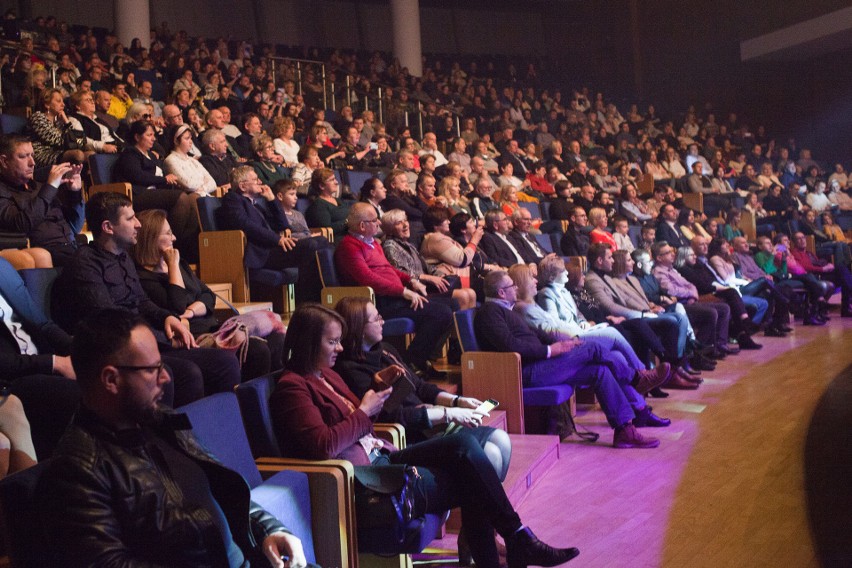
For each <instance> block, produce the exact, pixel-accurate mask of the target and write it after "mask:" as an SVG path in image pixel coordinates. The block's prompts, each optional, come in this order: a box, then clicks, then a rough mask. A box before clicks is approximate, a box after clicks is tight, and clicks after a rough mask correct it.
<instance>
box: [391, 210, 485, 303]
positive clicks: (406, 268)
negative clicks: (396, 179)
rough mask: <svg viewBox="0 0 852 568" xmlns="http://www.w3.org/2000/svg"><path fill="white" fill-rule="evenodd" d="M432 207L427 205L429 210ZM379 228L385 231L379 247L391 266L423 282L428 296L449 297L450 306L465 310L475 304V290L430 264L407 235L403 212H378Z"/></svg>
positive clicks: (408, 233)
mask: <svg viewBox="0 0 852 568" xmlns="http://www.w3.org/2000/svg"><path fill="white" fill-rule="evenodd" d="M432 209H433V208H430V211H431V210H432ZM382 232H383V233H384V235H385V239H384V242H383V243H382V249H384V251H385V256H386V257H387V259H388V262H390V263H391V264H392V265H393V266H394V267H396V268H397V269H399V270H401V271H403V272H405V273H407V274H408V275H410V276H411V277H412V278H417V279H419V280H420V281H421V282H423V283H424V284H425V285H426V289H427V290H428V291H429V298H430V299H435V298H441V297H444V298H447V299H449V296H451V297H452V299H453V300H455V302H453V304H455V305H453V306H452V308H453V310H459V309H461V310H466V309H468V308H472V307H474V306H476V293H475V292H474V291H473V290H470V289H469V288H468V289H463V288H460V285H461V280H460V279H459V278H458V277H456V276H454V275H450V274H445V273H443V271H442V270H441V269H440V266H435V265H431V264H429V263H428V262H426V259H425V258H424V257H423V256H422V255H421V254H420V252H419V251H418V250H417V247H415V246H414V245H413V244H411V242H409V240H408V239H410V238H411V229H410V228H409V225H408V219H407V218H406V216H405V212H404V211H401V210H400V209H392V210H390V211H388V212H386V213H385V214H384V215H382Z"/></svg>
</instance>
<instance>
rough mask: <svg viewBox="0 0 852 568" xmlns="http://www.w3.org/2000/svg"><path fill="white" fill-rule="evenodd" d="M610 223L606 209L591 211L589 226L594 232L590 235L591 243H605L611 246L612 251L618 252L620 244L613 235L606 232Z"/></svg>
mask: <svg viewBox="0 0 852 568" xmlns="http://www.w3.org/2000/svg"><path fill="white" fill-rule="evenodd" d="M608 222H609V219H608V218H607V215H606V211H605V210H604V209H602V208H600V207H592V208H591V209H590V210H589V225H591V227H592V231H591V232H590V233H589V242H590V243H591V244H595V243H603V244H605V245H609V246H610V248H611V249H612V251H613V252H615V251H617V250H618V243H616V242H615V237H613V236H612V233H610V232H609V231H607V230H606V229H607V224H608Z"/></svg>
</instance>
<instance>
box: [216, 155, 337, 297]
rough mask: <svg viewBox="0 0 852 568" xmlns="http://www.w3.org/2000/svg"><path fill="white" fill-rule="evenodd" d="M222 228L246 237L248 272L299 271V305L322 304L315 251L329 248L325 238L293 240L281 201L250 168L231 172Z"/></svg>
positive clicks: (297, 291)
mask: <svg viewBox="0 0 852 568" xmlns="http://www.w3.org/2000/svg"><path fill="white" fill-rule="evenodd" d="M221 213H222V217H221V219H222V228H223V229H226V230H227V229H230V230H239V231H242V232H244V233H245V235H246V248H245V265H246V267H247V268H248V269H261V268H265V269H269V270H284V269H285V268H298V270H299V276H298V280H297V281H296V303H302V302H316V301H318V300H319V294H320V290H321V289H322V281H321V280H320V276H319V269H318V268H317V262H316V251H317V250H319V249H321V248H326V247H328V246H329V243H328V241H327V240H326V239H325V237H310V238H305V239H298V240H297V239H293V238H291V237H289V236H286V235H285V231H286V230H287V229H289V228H290V223H289V222H288V221H287V216H286V215H285V214H284V209H283V207H282V205H281V201H280V200H279V199H277V198H276V197H275V193H273V191H272V189H271V188H270V187H269V186H268V185H265V184H263V183H262V182H261V181H260V179H259V178H258V176H257V172H256V171H255V170H254V168H252V167H251V166H239V167H237V168H234V170H233V171H232V172H231V190H230V191H229V192H228V193H226V194H225V196H224V197H223V198H222V209H221Z"/></svg>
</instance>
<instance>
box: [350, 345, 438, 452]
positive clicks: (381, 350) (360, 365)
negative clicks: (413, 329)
mask: <svg viewBox="0 0 852 568" xmlns="http://www.w3.org/2000/svg"><path fill="white" fill-rule="evenodd" d="M388 354H390V355H391V356H389V355H388ZM396 361H400V362H401V361H402V356H401V355H400V354H399V352H397V350H396V349H394V348H393V346H391V345H390V344H388V343H379V344H378V345H375V346H373V348H372V349H371V350H370V351H366V352H365V353H364V360H363V361H355V360H353V359H348V358H347V359H344V358H342V357H341V358H339V359H338V360H337V364H336V365H335V366H334V370H335V371H337V372H338V373H340V376H341V377H343V380H344V381H346V386H348V387H349V388H350V389H352V392H353V393H355V396H357V397H358V398H359V399H361V398H363V397H364V394H365V393H366V392H367V391H368V390H370V389H372V388H373V375H374V374H376V373H378V372H379V371H381V370H382V369H385V368H387V367H390V366H391V365H394V364H395V363H396ZM406 370H407V372H406V374H405V377H401V378H400V379H399V380H400V381H404V380H406V378H407V380H409V381H411V382H412V383H413V384H414V387H415V388H414V390H413V391H412V392H411V393H409V394H408V396H407V397H406V398H405V399H404V400H403V401H402V404H400V405H399V406H397V407H396V408H394V409H392V411H390V412H388V411H386V410H385V409H384V408H383V409H382V411H381V412H379V415H378V416H377V417H376V421H377V422H388V423H394V422H396V423H399V424H402V425H403V426H405V431H406V434H407V437H408V442H409V444H411V443H413V442H419V441H422V440H425V439H426V437H425V436H424V435H423V432H422V431H423V430H428V429H429V428H431V427H432V424H431V423H430V421H429V418H428V417H427V416H426V407H425V406H422V405H423V404H435V400H436V399H437V398H438V394H440V393H441V392H442V391H441V389H440V388H438V387H437V386H436V385H434V384H432V383H429V382H426V381H424V380H423V379H421V378H420V377H419V376H418V375H417V374H416V373H413V372H412V371H411V370H410V369H406Z"/></svg>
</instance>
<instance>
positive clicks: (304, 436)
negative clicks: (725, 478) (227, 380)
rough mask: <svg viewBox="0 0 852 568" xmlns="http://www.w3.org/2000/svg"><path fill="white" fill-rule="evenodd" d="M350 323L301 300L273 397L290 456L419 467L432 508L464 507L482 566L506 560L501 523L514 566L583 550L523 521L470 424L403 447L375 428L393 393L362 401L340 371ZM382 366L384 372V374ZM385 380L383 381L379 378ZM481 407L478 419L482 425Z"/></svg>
mask: <svg viewBox="0 0 852 568" xmlns="http://www.w3.org/2000/svg"><path fill="white" fill-rule="evenodd" d="M344 326H345V323H344V321H343V319H342V318H341V317H340V315H338V314H337V313H336V312H334V311H332V310H329V309H327V308H324V307H322V306H319V305H316V304H306V305H304V306H301V307H299V308H298V309H297V310H296V312H295V313H294V314H293V317H292V319H291V320H290V326H289V328H288V331H287V337H286V339H285V342H284V352H285V354H287V356H288V357H289V360H288V362H287V365H286V370H285V372H284V375H283V376H282V377H281V379H279V382H278V385H277V387H276V389H275V392H274V393H273V395H272V398H271V399H270V410H271V413H272V420H273V422H274V424H275V431H276V434H277V436H278V440H279V441H280V443H281V446H282V447H281V450H282V452H283V453H284V454H285V455H288V456H293V457H299V458H307V459H329V458H342V459H348V460H349V461H351V462H352V463H353V464H355V465H370V464H372V465H376V466H381V465H383V464H385V465H386V464H407V465H413V466H418V471H419V473H420V475H421V476H422V478H423V489H424V491H425V493H426V500H427V512H430V513H438V512H441V511H445V510H447V509H448V508H452V507H461V511H462V519H463V522H464V526H465V533H466V535H467V538H468V542H469V545H470V548H471V553H472V555H473V559H474V561H475V562H476V564H477V565H478V566H483V567H484V566H498V565H499V559H498V555H497V547H496V544H495V542H494V532H493V531H494V530H496V531H497V532H498V533H499V534H500V535H501V536H502V537H503V538H504V540H505V541H506V552H507V559H508V563H509V566H510V567H513V568H514V567H520V566H523V567H526V566H528V565H530V564H534V565H537V566H556V565H559V564H562V563H564V562H567V561H569V560H571V559H572V558H574V557H575V556H577V554H579V551H578V550H577V549H576V548H565V549H554V548H551V547H550V546H548V545H546V544H544V543H542V542H541V541H540V540H538V539H537V538H536V537H535V535H534V534H533V533H532V531H531V530H529V529H528V528H527V527H525V526H524V525H523V524H522V523H521V519H520V517H519V516H518V514H517V513H516V512H515V510H514V508H513V507H512V504H511V503H510V502H509V499H508V498H507V497H506V493H505V491H504V490H503V486H502V485H501V484H500V480H499V479H498V477H497V474H496V473H495V471H494V468H493V467H492V465H491V463H490V462H489V460H488V458H487V457H486V455H485V453H484V452H483V450H482V447H481V445H480V444H479V442H478V441H477V439H476V438H475V437H474V436H472V435H470V433H469V432H468V430H467V429H463V430H462V431H461V432H459V433H458V434H455V435H451V436H441V437H437V438H433V439H431V440H427V441H425V442H421V443H418V444H414V445H412V446H409V447H407V448H405V449H404V450H400V451H397V450H396V449H395V448H393V447H392V446H389V445H388V444H387V443H385V442H383V441H381V440H379V439H377V438H376V437H375V436H374V434H373V425H372V420H371V418H373V417H374V416H376V415H377V414H378V413H379V412H380V411H381V409H382V406H383V405H384V403H385V401H386V400H387V399H388V397H389V396H390V394H391V392H392V390H393V389H392V388H388V389H386V390H383V391H381V392H376V391H374V390H368V391H367V392H366V393H365V394H364V397H363V398H362V399H361V400H358V397H356V396H355V395H354V394H353V393H352V391H350V390H349V389H348V388H347V387H346V384H345V383H344V382H343V379H341V378H340V376H339V375H338V374H337V373H335V372H334V371H332V369H331V368H332V367H333V366H334V364H335V362H336V360H337V356H338V354H339V353H341V352H342V351H343V347H342V346H341V338H342V336H343V328H344ZM382 372H384V371H381V372H379V373H377V374H376V378H377V379H382ZM377 382H378V381H377ZM388 382H389V381H388ZM477 416H478V415H476V414H474V415H473V416H472V417H471V421H470V424H469V425H470V426H478V425H479V424H480V419H479V418H477Z"/></svg>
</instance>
